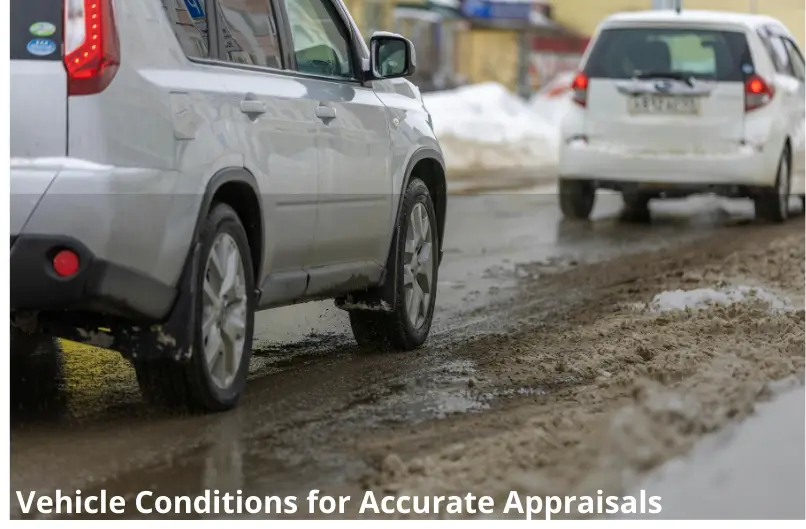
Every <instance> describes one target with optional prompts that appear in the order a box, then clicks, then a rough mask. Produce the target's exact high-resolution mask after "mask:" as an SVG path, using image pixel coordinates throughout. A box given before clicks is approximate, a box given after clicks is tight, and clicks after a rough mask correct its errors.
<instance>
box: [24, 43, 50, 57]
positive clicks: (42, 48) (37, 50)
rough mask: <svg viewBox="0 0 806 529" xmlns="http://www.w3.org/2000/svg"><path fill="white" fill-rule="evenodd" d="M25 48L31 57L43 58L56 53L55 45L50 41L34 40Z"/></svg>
mask: <svg viewBox="0 0 806 529" xmlns="http://www.w3.org/2000/svg"><path fill="white" fill-rule="evenodd" d="M26 48H27V49H28V53H30V54H31V55H36V56H38V57H44V56H46V55H50V54H52V53H53V52H55V51H56V43H55V42H53V41H52V40H50V39H34V40H32V41H30V42H29V43H28V46H26Z"/></svg>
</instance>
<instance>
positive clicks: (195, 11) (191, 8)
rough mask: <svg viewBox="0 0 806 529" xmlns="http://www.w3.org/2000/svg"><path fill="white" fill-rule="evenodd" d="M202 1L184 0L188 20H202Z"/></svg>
mask: <svg viewBox="0 0 806 529" xmlns="http://www.w3.org/2000/svg"><path fill="white" fill-rule="evenodd" d="M203 4H204V0H185V7H186V8H187V10H188V14H189V15H190V18H204V7H203Z"/></svg>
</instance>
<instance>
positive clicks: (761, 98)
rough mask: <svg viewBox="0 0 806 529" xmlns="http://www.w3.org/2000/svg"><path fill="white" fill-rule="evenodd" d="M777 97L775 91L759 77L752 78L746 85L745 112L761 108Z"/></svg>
mask: <svg viewBox="0 0 806 529" xmlns="http://www.w3.org/2000/svg"><path fill="white" fill-rule="evenodd" d="M774 95H775V89H773V87H772V86H771V85H770V84H768V83H767V81H765V80H764V79H763V78H762V77H760V76H758V75H752V76H750V77H749V78H748V79H747V80H746V81H745V83H744V111H745V112H750V111H751V110H755V109H757V108H761V107H763V106H764V105H766V104H767V103H769V102H770V101H772V98H773V96H774Z"/></svg>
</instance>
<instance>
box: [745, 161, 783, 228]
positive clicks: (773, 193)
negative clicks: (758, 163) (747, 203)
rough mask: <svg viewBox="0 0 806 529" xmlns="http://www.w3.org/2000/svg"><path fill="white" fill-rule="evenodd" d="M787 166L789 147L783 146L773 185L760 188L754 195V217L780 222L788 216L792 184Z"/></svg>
mask: <svg viewBox="0 0 806 529" xmlns="http://www.w3.org/2000/svg"><path fill="white" fill-rule="evenodd" d="M791 176H792V175H791V170H790V167H789V149H788V148H784V151H783V152H782V153H781V159H780V160H779V161H778V173H777V174H776V176H775V187H774V188H772V189H762V190H760V191H759V192H758V194H757V195H756V196H755V197H754V199H753V203H754V206H755V210H756V218H757V219H760V220H763V221H765V222H773V223H780V222H784V221H785V220H786V219H787V218H788V217H789V190H790V186H791V184H792V182H791V180H790V177H791Z"/></svg>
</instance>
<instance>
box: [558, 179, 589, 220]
mask: <svg viewBox="0 0 806 529" xmlns="http://www.w3.org/2000/svg"><path fill="white" fill-rule="evenodd" d="M595 202H596V188H595V187H594V185H593V183H592V182H589V181H587V180H566V179H561V180H560V210H561V211H562V212H563V215H564V216H565V217H566V218H569V219H578V220H585V219H587V218H588V217H590V214H591V211H593V205H594V204H595Z"/></svg>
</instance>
